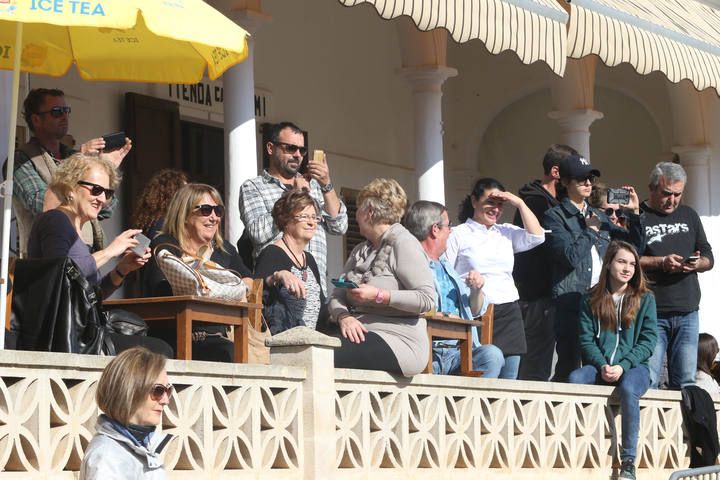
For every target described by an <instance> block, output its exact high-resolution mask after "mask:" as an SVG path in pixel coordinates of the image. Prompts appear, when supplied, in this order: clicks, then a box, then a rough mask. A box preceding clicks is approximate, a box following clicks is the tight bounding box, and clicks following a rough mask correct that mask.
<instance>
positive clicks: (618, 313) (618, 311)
mask: <svg viewBox="0 0 720 480" xmlns="http://www.w3.org/2000/svg"><path fill="white" fill-rule="evenodd" d="M624 299H625V295H624V294H623V295H620V301H619V302H618V306H617V308H616V309H615V319H616V320H615V323H616V325H615V348H614V349H613V351H612V355H610V365H613V362H614V361H615V354H616V353H617V349H618V345H620V331H621V330H622V327H621V326H620V325H621V322H622V305H623V300H624Z"/></svg>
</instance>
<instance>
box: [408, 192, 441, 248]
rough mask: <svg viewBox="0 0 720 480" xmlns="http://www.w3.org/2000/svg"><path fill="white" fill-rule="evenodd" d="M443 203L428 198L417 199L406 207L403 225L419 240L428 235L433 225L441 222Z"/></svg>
mask: <svg viewBox="0 0 720 480" xmlns="http://www.w3.org/2000/svg"><path fill="white" fill-rule="evenodd" d="M443 212H447V208H445V205H443V204H442V203H438V202H431V201H429V200H418V201H417V202H415V203H413V204H412V206H410V208H409V209H408V211H407V213H406V214H405V217H403V221H402V223H403V226H404V227H405V228H407V229H408V231H409V232H410V233H412V234H413V235H414V236H415V238H417V239H418V240H420V241H421V242H422V241H423V240H425V239H426V238H427V237H428V235H430V230H432V226H433V225H437V224H439V223H442V221H443V218H442V214H443Z"/></svg>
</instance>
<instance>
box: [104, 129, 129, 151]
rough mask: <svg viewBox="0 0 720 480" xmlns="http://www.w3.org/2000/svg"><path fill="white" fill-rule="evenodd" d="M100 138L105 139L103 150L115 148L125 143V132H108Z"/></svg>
mask: <svg viewBox="0 0 720 480" xmlns="http://www.w3.org/2000/svg"><path fill="white" fill-rule="evenodd" d="M102 138H103V140H105V148H104V149H103V150H104V151H110V150H117V149H118V148H121V147H122V146H124V145H125V132H115V133H108V134H107V135H103V137H102Z"/></svg>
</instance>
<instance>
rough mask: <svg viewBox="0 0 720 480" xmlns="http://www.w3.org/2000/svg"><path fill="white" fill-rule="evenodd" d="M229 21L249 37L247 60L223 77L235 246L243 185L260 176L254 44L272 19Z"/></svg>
mask: <svg viewBox="0 0 720 480" xmlns="http://www.w3.org/2000/svg"><path fill="white" fill-rule="evenodd" d="M228 17H229V18H231V19H232V20H233V21H235V23H237V24H238V25H240V26H241V27H243V28H244V29H245V30H247V32H248V33H249V34H250V36H249V37H248V56H247V59H245V61H244V62H242V63H240V64H238V65H235V66H234V67H232V68H230V69H229V70H227V71H226V72H225V73H224V74H223V92H224V93H223V104H224V123H225V196H226V202H227V212H228V213H227V216H226V221H225V228H226V232H225V235H226V236H225V238H227V239H228V240H229V241H230V243H232V244H233V245H235V243H236V242H237V240H238V239H239V238H240V235H242V231H243V225H242V222H241V221H240V209H239V208H238V196H239V195H240V185H242V184H243V182H244V181H245V180H247V179H249V178H252V177H255V176H256V175H257V173H258V159H257V142H256V136H257V125H256V124H255V71H254V68H255V67H254V54H253V47H254V43H255V41H254V40H253V38H252V35H253V34H254V33H256V32H257V31H258V30H259V29H260V27H261V26H262V24H263V23H265V22H266V21H267V20H268V19H269V17H268V16H266V15H263V14H261V13H257V12H254V11H251V10H240V11H232V12H230V14H228Z"/></svg>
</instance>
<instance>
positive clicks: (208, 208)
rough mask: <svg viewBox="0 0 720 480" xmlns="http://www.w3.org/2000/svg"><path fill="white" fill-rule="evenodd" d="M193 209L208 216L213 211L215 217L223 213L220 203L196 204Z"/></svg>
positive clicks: (223, 209)
mask: <svg viewBox="0 0 720 480" xmlns="http://www.w3.org/2000/svg"><path fill="white" fill-rule="evenodd" d="M195 210H197V211H198V212H200V215H202V216H203V217H209V216H210V214H211V213H212V212H213V211H214V212H215V216H216V217H222V216H223V215H225V207H223V206H222V205H208V204H207V203H204V204H202V205H198V206H196V207H195Z"/></svg>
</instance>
